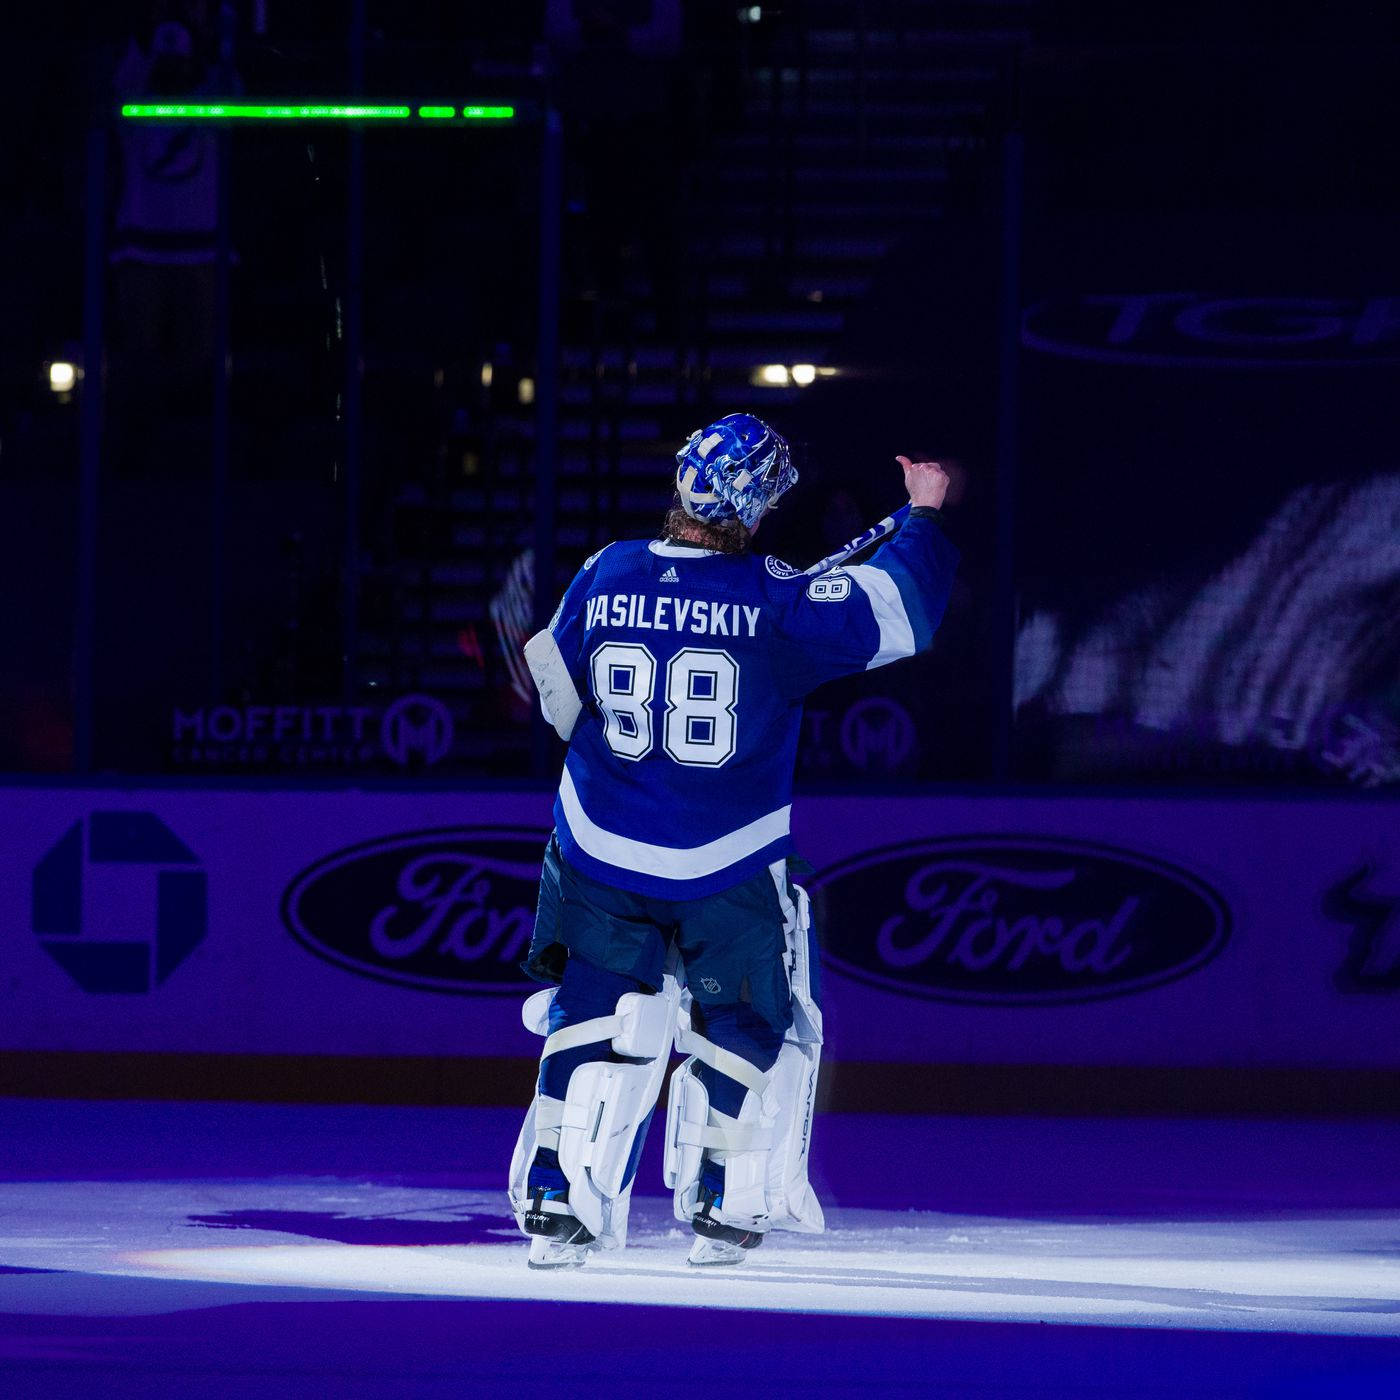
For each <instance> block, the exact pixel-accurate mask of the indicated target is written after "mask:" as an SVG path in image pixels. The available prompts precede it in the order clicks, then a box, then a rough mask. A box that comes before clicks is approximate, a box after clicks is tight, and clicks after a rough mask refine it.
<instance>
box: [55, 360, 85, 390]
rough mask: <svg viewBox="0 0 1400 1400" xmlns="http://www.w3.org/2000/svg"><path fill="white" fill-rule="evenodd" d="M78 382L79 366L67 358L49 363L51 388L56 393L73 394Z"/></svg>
mask: <svg viewBox="0 0 1400 1400" xmlns="http://www.w3.org/2000/svg"><path fill="white" fill-rule="evenodd" d="M77 382H78V367H77V365H75V364H71V363H70V362H69V361H67V360H54V361H53V363H52V364H50V365H49V388H50V389H52V390H53V391H54V393H55V394H71V393H72V392H73V386H74V385H75V384H76V383H77Z"/></svg>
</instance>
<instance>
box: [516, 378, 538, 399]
mask: <svg viewBox="0 0 1400 1400" xmlns="http://www.w3.org/2000/svg"><path fill="white" fill-rule="evenodd" d="M516 397H517V398H518V399H519V400H520V402H521V403H534V401H535V381H534V380H533V379H530V378H528V377H527V378H525V379H522V380H521V381H520V383H519V385H518V386H517V388H516Z"/></svg>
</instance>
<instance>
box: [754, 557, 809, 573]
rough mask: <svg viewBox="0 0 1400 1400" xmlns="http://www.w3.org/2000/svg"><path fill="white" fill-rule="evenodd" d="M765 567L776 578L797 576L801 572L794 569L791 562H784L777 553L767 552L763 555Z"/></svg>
mask: <svg viewBox="0 0 1400 1400" xmlns="http://www.w3.org/2000/svg"><path fill="white" fill-rule="evenodd" d="M763 567H764V568H765V569H767V570H768V572H769V573H770V574H772V575H773V577H774V578H796V577H797V575H798V574H799V573H800V572H801V570H799V569H794V568H793V567H792V565H791V564H784V563H783V561H782V560H781V559H779V558H778V556H777V555H776V554H765V555H764V556H763Z"/></svg>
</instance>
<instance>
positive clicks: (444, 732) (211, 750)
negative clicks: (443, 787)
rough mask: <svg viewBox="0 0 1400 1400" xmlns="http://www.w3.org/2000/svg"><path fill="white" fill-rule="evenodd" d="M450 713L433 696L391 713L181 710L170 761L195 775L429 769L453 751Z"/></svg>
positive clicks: (334, 708) (320, 708)
mask: <svg viewBox="0 0 1400 1400" xmlns="http://www.w3.org/2000/svg"><path fill="white" fill-rule="evenodd" d="M455 734H456V730H455V725H454V723H453V719H452V712H451V710H449V709H448V707H447V706H446V705H445V704H444V703H443V702H442V701H441V700H439V699H437V698H436V697H435V696H432V695H404V696H401V697H399V698H398V699H396V700H393V701H390V702H389V703H388V704H385V705H209V706H203V707H198V708H193V709H180V708H178V707H177V708H176V709H175V710H174V712H173V714H172V716H171V722H170V740H171V758H172V759H173V761H174V762H175V763H176V764H177V765H179V766H181V767H191V768H240V767H268V766H273V767H284V768H345V767H356V766H360V765H364V764H370V763H377V762H381V761H383V760H385V759H388V760H389V761H390V762H392V763H395V764H397V765H398V766H399V767H402V768H410V767H424V768H427V767H431V766H432V765H433V764H435V763H438V762H440V761H441V760H442V759H444V758H446V757H447V756H448V754H450V753H451V751H452V744H453V740H454V738H455Z"/></svg>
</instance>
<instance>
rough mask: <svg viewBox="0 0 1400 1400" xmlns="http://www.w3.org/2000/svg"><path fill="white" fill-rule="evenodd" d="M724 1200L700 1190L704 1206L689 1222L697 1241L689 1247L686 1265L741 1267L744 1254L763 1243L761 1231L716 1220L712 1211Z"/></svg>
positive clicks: (703, 1187) (702, 1188)
mask: <svg viewBox="0 0 1400 1400" xmlns="http://www.w3.org/2000/svg"><path fill="white" fill-rule="evenodd" d="M722 1199H723V1198H722V1197H721V1196H720V1195H718V1194H717V1193H716V1192H715V1191H713V1190H712V1189H710V1188H709V1187H708V1186H702V1187H701V1189H700V1200H701V1206H700V1210H699V1212H698V1213H697V1214H696V1215H695V1216H694V1217H693V1219H692V1220H691V1222H690V1228H691V1229H692V1230H694V1231H695V1240H694V1242H693V1243H692V1244H691V1246H690V1254H689V1256H688V1258H687V1259H686V1263H687V1264H693V1265H695V1266H696V1267H697V1268H704V1267H709V1266H712V1265H716V1264H729V1265H733V1264H742V1263H743V1262H744V1255H745V1254H747V1253H748V1252H749V1250H751V1249H757V1248H758V1247H759V1245H761V1244H762V1243H763V1232H762V1231H761V1230H745V1229H743V1228H741V1227H740V1226H737V1225H726V1224H724V1223H723V1222H722V1221H719V1220H716V1219H715V1218H714V1216H713V1215H712V1214H711V1212H712V1211H713V1210H714V1208H715V1207H716V1206H717V1205H719V1204H720V1202H721V1200H722Z"/></svg>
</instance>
